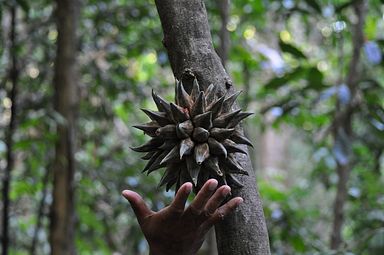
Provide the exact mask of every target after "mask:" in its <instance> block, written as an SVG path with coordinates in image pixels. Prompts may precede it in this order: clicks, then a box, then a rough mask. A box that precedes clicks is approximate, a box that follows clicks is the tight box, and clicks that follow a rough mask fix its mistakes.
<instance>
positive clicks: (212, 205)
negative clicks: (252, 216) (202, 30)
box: [204, 185, 231, 216]
mask: <svg viewBox="0 0 384 255" xmlns="http://www.w3.org/2000/svg"><path fill="white" fill-rule="evenodd" d="M230 192H231V188H230V187H229V186H227V185H224V186H221V187H220V188H218V189H217V190H216V192H215V194H213V196H212V197H211V198H210V199H209V200H208V202H207V204H206V206H205V209H204V210H205V214H206V215H207V216H211V215H213V214H214V213H215V211H216V209H217V208H219V207H220V205H221V203H222V202H223V201H224V200H225V198H226V197H227V196H228V194H229V193H230Z"/></svg>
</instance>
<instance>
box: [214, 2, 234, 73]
mask: <svg viewBox="0 0 384 255" xmlns="http://www.w3.org/2000/svg"><path fill="white" fill-rule="evenodd" d="M216 2H217V6H218V8H219V12H220V19H221V27H220V34H219V36H220V45H219V48H218V49H217V54H218V55H219V57H220V58H221V63H222V64H223V66H224V67H226V65H227V60H228V54H229V48H230V43H231V40H230V34H229V31H228V29H227V25H228V22H229V11H230V1H229V0H216Z"/></svg>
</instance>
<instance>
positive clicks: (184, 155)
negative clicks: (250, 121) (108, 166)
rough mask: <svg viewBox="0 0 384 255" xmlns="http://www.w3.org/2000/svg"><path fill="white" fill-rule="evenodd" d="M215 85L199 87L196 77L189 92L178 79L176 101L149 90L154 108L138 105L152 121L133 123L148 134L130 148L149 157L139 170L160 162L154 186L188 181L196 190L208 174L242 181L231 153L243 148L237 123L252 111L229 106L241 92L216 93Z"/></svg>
mask: <svg viewBox="0 0 384 255" xmlns="http://www.w3.org/2000/svg"><path fill="white" fill-rule="evenodd" d="M216 90H217V87H216V86H214V85H212V84H211V85H210V86H209V87H208V88H207V89H206V90H205V91H203V90H201V88H200V86H199V83H198V81H197V80H196V79H195V80H194V81H193V87H192V90H191V93H190V94H188V93H187V92H186V90H185V89H184V86H183V84H182V82H181V81H177V82H176V89H175V91H176V103H168V102H166V101H165V100H164V99H163V98H161V97H160V96H158V95H157V94H156V93H155V92H154V91H152V97H153V100H154V101H155V104H156V106H157V109H158V111H149V110H145V109H143V111H144V113H145V114H146V115H148V117H149V118H150V119H151V120H152V121H151V122H149V123H146V124H143V125H136V126H134V127H135V128H137V129H140V130H142V131H144V133H145V134H147V135H149V136H150V137H151V140H150V141H149V142H147V143H146V144H144V145H142V146H139V147H135V148H132V149H133V150H134V151H137V152H146V154H145V155H144V156H143V157H142V159H145V160H148V163H147V165H146V166H145V168H144V170H143V172H147V173H150V172H152V171H155V170H157V169H159V168H162V167H165V168H166V170H165V172H164V175H163V177H162V179H161V181H160V184H159V186H163V185H166V190H167V191H168V190H169V189H170V188H171V187H172V186H173V185H176V188H175V190H176V191H177V190H178V189H179V187H180V185H182V184H183V183H185V182H188V181H192V182H193V184H194V187H195V189H194V190H195V192H197V191H198V190H199V189H200V188H201V187H202V185H203V184H204V183H205V182H206V181H207V180H208V179H209V178H216V179H217V180H218V181H219V184H221V185H223V184H228V185H230V186H231V187H232V188H239V187H241V186H242V184H241V183H240V182H239V180H238V179H237V178H236V177H235V175H236V174H243V175H246V174H248V173H247V172H246V171H245V170H244V169H243V167H242V166H241V165H240V164H239V162H238V161H237V160H236V157H235V153H244V154H246V153H247V151H246V150H245V148H244V147H245V146H242V145H249V146H252V144H251V142H250V141H249V140H248V139H247V138H246V137H245V136H244V135H243V134H242V133H241V132H239V131H238V130H237V128H236V127H237V125H238V124H239V122H240V121H242V120H243V119H244V118H246V117H248V116H249V115H250V114H251V113H243V112H241V110H240V109H239V110H233V104H234V103H235V101H236V98H237V97H238V96H239V94H240V92H236V93H234V94H232V95H228V96H227V95H224V96H221V97H217V96H216Z"/></svg>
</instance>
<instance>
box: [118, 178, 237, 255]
mask: <svg viewBox="0 0 384 255" xmlns="http://www.w3.org/2000/svg"><path fill="white" fill-rule="evenodd" d="M191 190H192V184H191V183H189V182H188V183H184V184H183V185H182V186H181V187H180V189H179V191H178V192H177V193H176V195H175V198H174V200H173V202H172V203H171V204H170V205H169V206H167V207H165V208H163V209H162V210H160V211H158V212H154V211H151V210H150V209H149V208H148V206H147V205H146V204H145V202H144V200H143V199H142V197H141V196H140V195H139V194H137V193H136V192H134V191H130V190H124V191H123V193H122V194H123V196H124V197H125V198H126V199H127V200H128V201H129V202H130V204H131V206H132V208H133V211H134V212H135V214H136V218H137V220H138V222H139V224H140V227H141V230H142V231H143V233H144V236H145V238H146V239H147V241H148V244H149V248H150V255H176V254H177V255H193V254H196V252H197V251H198V250H199V249H200V247H201V245H202V244H203V241H204V237H205V234H206V233H207V232H208V230H209V229H210V228H211V227H212V226H213V225H214V224H216V223H218V222H219V221H221V220H222V219H224V217H225V216H226V215H228V214H229V213H231V212H232V211H233V210H234V209H235V208H236V207H237V206H239V205H240V204H241V203H242V202H243V199H242V198H240V197H235V198H232V199H231V200H229V201H228V202H226V203H225V204H223V205H222V202H223V201H224V199H225V198H226V197H227V196H228V194H229V193H230V190H231V189H230V187H229V186H227V185H224V186H221V187H220V188H218V189H217V181H216V180H214V179H210V180H208V181H207V182H206V183H205V184H204V186H203V187H202V188H201V190H200V191H199V193H198V194H197V195H196V197H195V198H194V199H193V201H192V202H191V204H190V205H189V206H188V207H187V208H185V203H186V201H187V198H188V195H189V194H190V193H191Z"/></svg>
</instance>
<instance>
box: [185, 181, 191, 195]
mask: <svg viewBox="0 0 384 255" xmlns="http://www.w3.org/2000/svg"><path fill="white" fill-rule="evenodd" d="M185 186H186V187H185V193H186V194H189V193H191V191H192V183H187V185H185Z"/></svg>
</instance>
